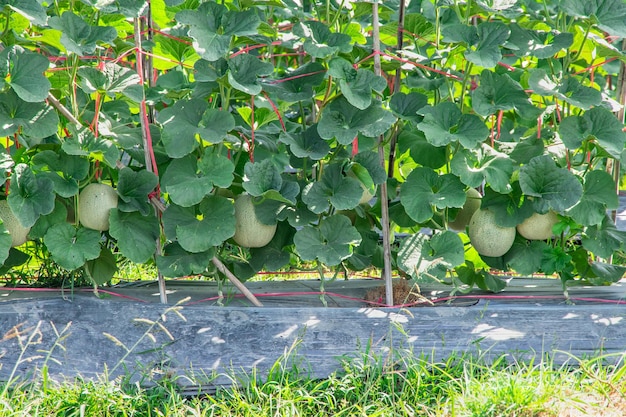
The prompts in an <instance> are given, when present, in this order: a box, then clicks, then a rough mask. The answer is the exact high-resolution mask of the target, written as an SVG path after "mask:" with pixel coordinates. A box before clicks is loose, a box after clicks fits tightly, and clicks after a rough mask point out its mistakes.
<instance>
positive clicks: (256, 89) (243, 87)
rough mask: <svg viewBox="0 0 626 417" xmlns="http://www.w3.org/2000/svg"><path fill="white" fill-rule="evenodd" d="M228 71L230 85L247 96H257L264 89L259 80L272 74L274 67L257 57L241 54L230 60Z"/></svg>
mask: <svg viewBox="0 0 626 417" xmlns="http://www.w3.org/2000/svg"><path fill="white" fill-rule="evenodd" d="M228 69H229V70H230V71H228V82H230V85H232V86H233V87H234V88H235V89H237V90H239V91H243V92H244V93H246V94H250V95H251V96H256V95H258V94H259V93H260V92H261V91H262V89H263V88H262V87H261V84H260V83H259V78H260V77H265V76H268V75H270V74H272V72H273V71H274V66H273V65H272V63H271V62H263V61H261V60H260V59H259V58H257V57H255V56H252V55H249V54H240V55H237V56H234V57H233V58H231V59H229V60H228Z"/></svg>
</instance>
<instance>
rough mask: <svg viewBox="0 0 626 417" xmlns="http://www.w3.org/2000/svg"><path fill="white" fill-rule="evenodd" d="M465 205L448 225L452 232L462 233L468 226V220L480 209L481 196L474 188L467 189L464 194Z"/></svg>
mask: <svg viewBox="0 0 626 417" xmlns="http://www.w3.org/2000/svg"><path fill="white" fill-rule="evenodd" d="M465 196H466V198H465V204H464V205H463V208H462V209H461V210H459V211H458V213H457V214H456V217H455V218H454V221H451V222H450V223H448V227H449V228H450V229H452V230H457V231H464V230H465V227H466V226H467V225H468V224H469V222H470V220H471V219H472V216H473V215H474V213H476V210H478V209H479V208H480V200H481V198H482V196H481V195H480V193H479V192H478V190H476V189H475V188H469V189H468V190H467V191H466V192H465Z"/></svg>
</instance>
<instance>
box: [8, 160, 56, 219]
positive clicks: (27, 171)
mask: <svg viewBox="0 0 626 417" xmlns="http://www.w3.org/2000/svg"><path fill="white" fill-rule="evenodd" d="M7 200H8V201H9V205H10V206H11V210H12V211H13V213H15V217H17V218H18V220H19V221H20V223H22V225H23V226H24V227H31V226H32V225H34V224H35V222H36V221H37V219H38V218H39V216H42V215H46V214H49V213H51V212H52V210H54V191H53V184H52V180H50V179H49V178H46V177H43V176H41V175H36V174H35V173H34V172H33V171H32V170H31V168H30V167H29V166H28V165H26V164H18V165H17V166H16V167H15V171H14V173H13V175H12V176H11V185H10V187H9V197H8V198H7Z"/></svg>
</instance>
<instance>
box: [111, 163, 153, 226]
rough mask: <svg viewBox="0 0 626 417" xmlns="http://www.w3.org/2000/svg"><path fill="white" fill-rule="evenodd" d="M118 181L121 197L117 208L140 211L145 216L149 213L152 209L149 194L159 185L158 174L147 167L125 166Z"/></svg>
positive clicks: (118, 191) (118, 190)
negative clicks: (135, 168) (136, 169)
mask: <svg viewBox="0 0 626 417" xmlns="http://www.w3.org/2000/svg"><path fill="white" fill-rule="evenodd" d="M117 181H118V182H117V193H118V195H119V197H120V199H119V202H118V205H117V208H118V209H119V210H120V211H125V212H131V211H139V212H140V213H141V214H142V215H144V216H146V215H148V214H149V213H150V212H151V210H152V206H151V205H150V202H149V201H148V194H150V193H151V192H152V191H153V190H154V188H155V187H156V186H157V183H158V181H159V180H158V178H157V176H156V175H154V173H152V172H149V171H147V170H145V169H142V170H140V171H135V170H133V169H132V168H129V167H125V168H122V169H121V170H120V172H119V178H118V180H117Z"/></svg>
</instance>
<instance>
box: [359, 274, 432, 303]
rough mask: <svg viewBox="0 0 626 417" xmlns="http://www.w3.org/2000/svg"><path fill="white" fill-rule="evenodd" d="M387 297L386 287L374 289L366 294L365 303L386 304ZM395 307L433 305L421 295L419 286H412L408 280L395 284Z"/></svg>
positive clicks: (398, 281) (397, 281)
mask: <svg viewBox="0 0 626 417" xmlns="http://www.w3.org/2000/svg"><path fill="white" fill-rule="evenodd" d="M386 297H387V291H386V289H385V286H384V285H382V286H380V287H376V288H373V289H371V290H369V291H368V292H367V293H365V297H364V299H365V301H368V302H371V303H378V304H384V303H385V300H386ZM393 305H394V306H423V305H432V303H430V301H429V300H428V299H427V298H426V297H424V296H423V295H422V294H421V291H420V288H419V286H418V285H417V284H410V283H409V282H408V281H407V280H406V279H399V280H396V281H394V283H393Z"/></svg>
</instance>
